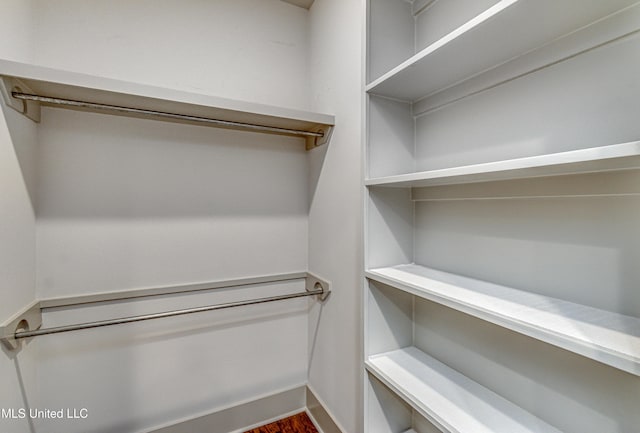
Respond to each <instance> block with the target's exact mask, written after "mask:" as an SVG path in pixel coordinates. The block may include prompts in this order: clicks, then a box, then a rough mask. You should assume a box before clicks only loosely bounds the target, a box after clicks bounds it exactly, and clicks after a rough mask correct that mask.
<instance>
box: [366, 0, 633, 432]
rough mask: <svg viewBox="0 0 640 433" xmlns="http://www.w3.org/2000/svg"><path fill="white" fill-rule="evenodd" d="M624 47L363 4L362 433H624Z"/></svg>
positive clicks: (553, 23) (580, 6) (601, 38)
mask: <svg viewBox="0 0 640 433" xmlns="http://www.w3.org/2000/svg"><path fill="white" fill-rule="evenodd" d="M639 32H640V3H637V2H634V1H622V0H616V1H607V2H602V1H597V0H588V1H584V0H560V1H557V0H555V1H551V0H501V1H496V0H488V1H457V2H452V1H446V0H433V1H429V0H413V1H412V2H411V1H394V0H369V1H368V7H367V56H368V58H367V85H366V92H367V95H366V99H367V124H366V170H365V180H364V183H365V188H366V194H365V197H366V198H365V201H366V203H365V218H366V221H365V242H366V244H365V251H366V259H365V267H366V269H365V276H366V279H367V283H366V284H365V294H364V303H365V305H364V311H365V315H364V320H365V323H364V332H365V359H364V365H365V370H366V373H365V402H364V404H365V430H366V431H367V432H368V433H400V432H406V431H415V432H418V433H428V432H435V431H444V432H464V433H478V432H492V433H496V432H505V433H513V432H559V431H564V432H568V433H569V432H570V433H574V432H575V433H577V432H601V431H607V432H620V433H622V432H625V433H626V432H631V431H640V427H638V426H640V417H639V415H638V414H637V410H634V407H635V408H637V407H639V406H638V405H640V273H638V271H637V267H638V266H637V263H638V260H640V229H639V226H638V221H640V219H639V217H640V198H639V197H640V142H639V141H637V140H638V139H640V122H638V121H637V114H638V112H640V85H639V84H638V83H640V80H638V78H637V77H638V76H640V55H638V54H639V53H640V36H639ZM411 429H413V430H411Z"/></svg>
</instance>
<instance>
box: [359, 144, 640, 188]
mask: <svg viewBox="0 0 640 433" xmlns="http://www.w3.org/2000/svg"><path fill="white" fill-rule="evenodd" d="M638 167H640V141H633V142H629V143H622V144H612V145H608V146H600V147H590V148H587V149H579V150H571V151H568V152H560V153H551V154H547V155H538V156H530V157H526V158H516V159H508V160H504V161H495V162H486V163H482V164H473V165H465V166H460V167H452V168H443V169H438V170H429V171H421V172H417V173H408V174H400V175H395V176H386V177H379V178H373V179H367V180H366V181H365V185H368V186H388V187H401V188H408V187H428V186H436V185H455V184H463V183H475V182H486V181H493V180H507V179H526V178H534V177H547V176H558V175H569V174H583V173H593V172H599V171H615V170H625V169H633V168H638Z"/></svg>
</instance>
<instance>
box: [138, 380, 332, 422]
mask: <svg viewBox="0 0 640 433" xmlns="http://www.w3.org/2000/svg"><path fill="white" fill-rule="evenodd" d="M300 412H307V414H308V415H309V418H311V421H312V422H313V423H314V424H315V426H316V427H317V429H318V431H319V432H320V433H343V431H342V430H341V429H340V428H339V427H338V424H337V423H336V422H335V421H334V419H333V417H332V416H331V414H330V413H329V411H327V409H326V407H325V405H324V404H323V403H322V401H321V400H320V399H318V397H316V394H314V392H313V390H312V389H310V388H309V386H308V385H299V386H296V387H295V388H291V389H287V390H284V391H280V392H276V393H274V394H270V395H267V396H264V397H261V398H257V399H254V400H250V401H245V402H240V403H237V404H235V405H232V406H229V407H226V408H222V409H219V410H217V411H215V412H212V413H208V414H204V415H200V416H196V417H193V418H189V419H184V420H182V421H179V422H175V423H171V424H167V425H163V426H160V427H156V428H155V429H152V430H146V433H193V432H204V431H206V432H207V433H242V432H245V431H247V430H251V429H253V428H256V427H259V426H261V425H265V424H269V423H272V422H274V421H277V420H279V419H282V418H286V417H288V416H291V415H295V414H296V413H300Z"/></svg>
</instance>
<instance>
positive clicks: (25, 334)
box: [13, 283, 328, 340]
mask: <svg viewBox="0 0 640 433" xmlns="http://www.w3.org/2000/svg"><path fill="white" fill-rule="evenodd" d="M327 293H328V290H327V289H325V287H324V285H323V284H320V283H316V285H315V287H314V288H313V289H311V290H307V291H305V292H298V293H291V294H287V295H277V296H269V297H265V298H258V299H252V300H248V301H236V302H227V303H224V304H215V305H208V306H205V307H195V308H186V309H182V310H172V311H164V312H162V313H152V314H143V315H139V316H130V317H121V318H118V319H108V320H100V321H96V322H86V323H78V324H75V325H65V326H57V327H54V328H42V329H37V330H35V331H17V332H15V333H14V335H13V338H14V339H16V340H19V339H23V338H31V337H37V336H40V335H48V334H59V333H62V332H70V331H78V330H81V329H90V328H101V327H103V326H112V325H120V324H123V323H132V322H142V321H145V320H152V319H161V318H164V317H174V316H183V315H185V314H192V313H202V312H205V311H214V310H222V309H226V308H232V307H242V306H245V305H255V304H264V303H267V302H274V301H283V300H286V299H294V298H301V297H305V296H316V295H317V296H319V297H320V299H321V300H322V299H324V297H325V295H326V294H327Z"/></svg>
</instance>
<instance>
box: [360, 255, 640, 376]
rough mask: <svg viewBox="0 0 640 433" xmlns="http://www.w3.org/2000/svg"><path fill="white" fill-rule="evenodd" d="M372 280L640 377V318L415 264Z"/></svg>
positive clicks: (377, 272)
mask: <svg viewBox="0 0 640 433" xmlns="http://www.w3.org/2000/svg"><path fill="white" fill-rule="evenodd" d="M366 276H367V278H369V279H371V280H374V281H379V282H381V283H383V284H387V285H389V286H392V287H396V288H398V289H400V290H403V291H406V292H408V293H411V294H413V295H416V296H419V297H421V298H424V299H428V300H430V301H433V302H437V303H439V304H442V305H446V306H448V307H450V308H453V309H455V310H458V311H462V312H463V313H467V314H470V315H471V316H474V317H478V318H480V319H482V320H486V321H488V322H491V323H495V324H497V325H499V326H502V327H505V328H507V329H510V330H512V331H515V332H519V333H521V334H524V335H528V336H529V337H532V338H535V339H537V340H540V341H544V342H546V343H549V344H553V345H555V346H557V347H560V348H562V349H565V350H569V351H571V352H574V353H578V354H580V355H582V356H585V357H587V358H590V359H594V360H596V361H599V362H601V363H603V364H607V365H610V366H612V367H615V368H618V369H620V370H623V371H626V372H628V373H631V374H634V375H636V376H640V318H637V317H632V316H625V315H622V314H617V313H613V312H610V311H605V310H601V309H598V308H593V307H589V306H586V305H580V304H576V303H573V302H569V301H564V300H561V299H556V298H551V297H548V296H543V295H538V294H535V293H529V292H525V291H522V290H516V289H513V288H510V287H505V286H500V285H497V284H492V283H488V282H484V281H480V280H475V279H472V278H467V277H463V276H460V275H455V274H450V273H447V272H442V271H437V270H434V269H429V268H426V267H423V266H419V265H413V264H411V265H400V266H394V267H388V268H380V269H373V270H370V271H367V272H366Z"/></svg>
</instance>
